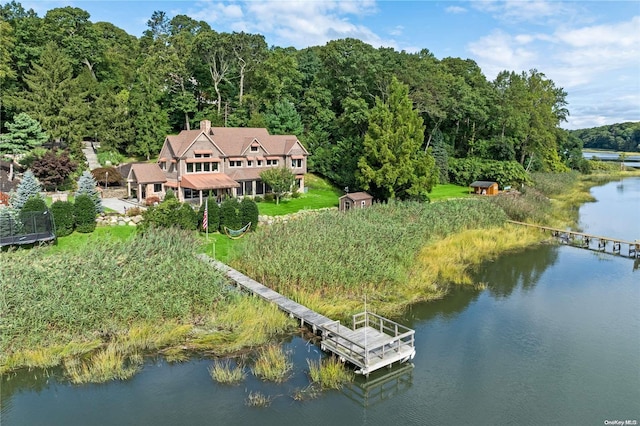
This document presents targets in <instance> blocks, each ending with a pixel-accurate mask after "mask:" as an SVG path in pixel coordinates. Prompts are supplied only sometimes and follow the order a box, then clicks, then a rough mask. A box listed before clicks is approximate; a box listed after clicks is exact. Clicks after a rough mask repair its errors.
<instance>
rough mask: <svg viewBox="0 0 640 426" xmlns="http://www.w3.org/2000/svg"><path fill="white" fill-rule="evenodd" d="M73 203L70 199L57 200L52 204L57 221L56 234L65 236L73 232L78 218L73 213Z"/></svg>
mask: <svg viewBox="0 0 640 426" xmlns="http://www.w3.org/2000/svg"><path fill="white" fill-rule="evenodd" d="M73 210H74V208H73V204H72V203H71V202H69V201H56V202H54V203H53V204H51V214H53V220H54V222H55V228H56V231H55V232H56V236H58V237H64V236H67V235H70V234H71V233H72V232H73V228H74V226H75V223H76V218H75V216H74V214H73Z"/></svg>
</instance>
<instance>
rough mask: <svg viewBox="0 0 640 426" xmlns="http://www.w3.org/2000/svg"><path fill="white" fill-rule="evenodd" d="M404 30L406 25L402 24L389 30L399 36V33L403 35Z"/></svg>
mask: <svg viewBox="0 0 640 426" xmlns="http://www.w3.org/2000/svg"><path fill="white" fill-rule="evenodd" d="M403 32H404V27H403V26H402V25H396V26H395V28H393V29H391V31H389V34H390V35H392V36H395V37H397V36H399V35H402V33H403Z"/></svg>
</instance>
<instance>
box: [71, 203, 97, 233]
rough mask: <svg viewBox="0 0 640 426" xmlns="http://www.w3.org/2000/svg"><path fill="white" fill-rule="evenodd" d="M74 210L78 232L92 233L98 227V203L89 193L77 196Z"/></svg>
mask: <svg viewBox="0 0 640 426" xmlns="http://www.w3.org/2000/svg"><path fill="white" fill-rule="evenodd" d="M73 210H74V215H75V218H76V230H77V231H78V232H82V233H90V232H93V231H94V230H95V229H96V205H95V203H94V201H93V199H92V198H91V197H90V196H89V195H87V194H80V195H78V196H76V199H75V204H74V205H73Z"/></svg>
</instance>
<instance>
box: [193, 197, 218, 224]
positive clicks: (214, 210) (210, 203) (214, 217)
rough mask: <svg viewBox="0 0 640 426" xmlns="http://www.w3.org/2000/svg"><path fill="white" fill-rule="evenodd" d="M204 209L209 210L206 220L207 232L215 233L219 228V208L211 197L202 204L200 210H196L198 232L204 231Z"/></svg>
mask: <svg viewBox="0 0 640 426" xmlns="http://www.w3.org/2000/svg"><path fill="white" fill-rule="evenodd" d="M205 208H208V209H209V210H208V212H207V218H208V219H209V220H208V221H207V223H208V227H209V231H211V232H216V231H217V230H218V228H220V207H219V206H218V203H216V200H215V199H214V198H213V197H211V196H210V197H208V198H207V202H206V203H203V204H202V205H201V206H200V210H198V227H199V229H200V230H202V231H204V228H203V227H202V221H203V219H204V209H205Z"/></svg>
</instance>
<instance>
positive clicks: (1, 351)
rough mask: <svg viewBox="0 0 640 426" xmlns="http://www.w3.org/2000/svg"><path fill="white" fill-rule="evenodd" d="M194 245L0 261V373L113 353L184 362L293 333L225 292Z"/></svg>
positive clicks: (174, 239) (143, 240)
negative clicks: (203, 351) (188, 354)
mask: <svg viewBox="0 0 640 426" xmlns="http://www.w3.org/2000/svg"><path fill="white" fill-rule="evenodd" d="M193 241H194V240H193V234H192V233H191V234H185V233H181V232H178V231H173V230H165V231H162V232H158V233H154V232H150V233H145V235H144V236H137V237H135V238H130V239H127V240H125V241H123V240H119V239H116V240H113V239H112V238H110V237H109V238H105V239H102V240H96V241H95V242H94V243H93V244H87V245H85V246H83V249H82V250H77V251H76V250H70V251H69V252H51V251H49V250H48V249H47V248H36V249H33V250H30V251H26V250H15V251H9V252H7V253H3V255H2V256H0V271H2V276H3V279H2V280H1V283H0V287H1V288H0V291H1V294H2V300H1V302H2V312H3V318H2V322H1V323H0V327H1V331H2V332H1V333H0V371H3V372H7V371H11V370H15V369H18V368H21V367H31V366H39V367H50V366H53V365H58V364H60V363H61V362H62V361H63V360H66V359H67V358H69V357H72V356H75V357H86V356H94V355H96V352H97V351H98V350H99V349H100V348H101V347H102V346H105V345H107V344H114V345H117V348H118V350H117V354H120V355H121V356H123V357H125V358H126V357H130V355H131V354H133V353H135V352H147V351H158V350H161V349H163V348H167V347H180V348H181V349H180V350H178V349H174V351H173V352H171V351H170V352H168V354H169V356H171V354H174V355H175V356H176V359H180V358H183V357H184V355H180V352H183V353H184V351H188V350H191V349H194V348H195V349H197V347H198V339H201V342H200V343H202V342H205V341H207V340H208V342H205V343H214V344H213V345H212V346H214V347H216V348H219V349H220V350H222V351H223V352H230V351H234V350H239V349H241V348H244V347H247V346H249V347H251V346H254V345H261V344H264V343H266V342H267V341H269V339H270V338H271V337H272V336H273V335H275V334H278V333H281V332H284V331H285V330H291V329H292V327H293V326H295V321H293V320H291V319H289V318H287V317H286V315H284V314H282V313H280V312H279V311H278V310H277V309H276V308H274V307H271V306H269V305H268V304H267V303H266V302H263V301H261V302H259V301H258V299H256V298H249V297H246V296H242V295H240V294H239V293H238V292H237V291H236V290H234V289H232V288H229V287H228V286H227V284H226V281H225V280H224V278H223V277H222V275H221V274H220V273H219V272H217V271H216V270H214V269H213V268H211V267H210V266H209V265H207V264H205V263H204V262H201V261H199V260H198V259H197V258H196V257H195V250H194V244H193ZM176 265H179V268H177V267H176ZM214 313H215V315H214ZM238 322H243V324H239V323H238ZM196 325H197V327H196ZM192 341H194V342H195V344H193V345H191V342H192ZM69 342H72V343H71V344H69ZM68 344H69V345H68ZM36 348H38V349H36ZM206 348H207V349H211V345H206ZM84 371H87V372H89V371H92V370H91V368H90V367H88V366H87V367H85V370H84ZM97 371H99V369H98V370H97ZM100 376H101V374H97V375H96V377H100Z"/></svg>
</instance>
